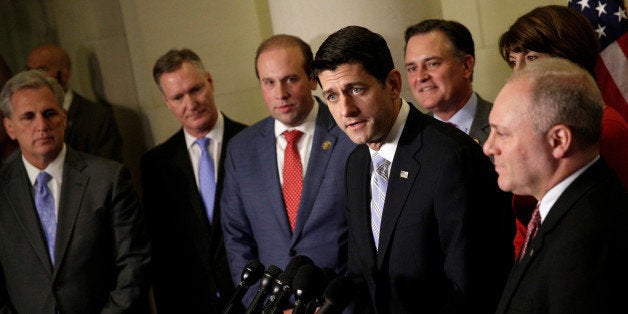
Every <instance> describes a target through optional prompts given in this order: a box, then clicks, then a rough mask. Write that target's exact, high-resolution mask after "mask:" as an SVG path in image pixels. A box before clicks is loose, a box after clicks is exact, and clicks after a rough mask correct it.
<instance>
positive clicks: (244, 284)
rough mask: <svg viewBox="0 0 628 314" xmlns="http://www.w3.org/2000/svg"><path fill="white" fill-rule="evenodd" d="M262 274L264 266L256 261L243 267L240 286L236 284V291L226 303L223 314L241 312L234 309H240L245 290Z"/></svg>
mask: <svg viewBox="0 0 628 314" xmlns="http://www.w3.org/2000/svg"><path fill="white" fill-rule="evenodd" d="M263 272H264V265H263V264H262V263H260V261H259V260H256V259H254V260H252V261H250V262H249V263H248V264H246V266H244V269H243V270H242V275H241V278H242V281H240V284H238V286H237V287H236V290H235V291H234V292H233V295H232V296H231V299H229V303H227V306H226V307H225V309H224V310H223V312H222V313H223V314H230V313H236V312H240V311H241V309H238V310H237V311H236V309H237V308H239V307H240V305H241V304H240V302H242V298H243V297H244V294H245V293H246V291H247V290H249V287H250V286H251V285H252V284H254V283H256V282H257V281H258V280H259V279H260V277H262V273H263Z"/></svg>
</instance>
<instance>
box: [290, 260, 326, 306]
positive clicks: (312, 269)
mask: <svg viewBox="0 0 628 314" xmlns="http://www.w3.org/2000/svg"><path fill="white" fill-rule="evenodd" d="M323 277H324V274H323V270H322V269H320V268H319V267H317V266H315V265H303V266H301V268H299V270H298V271H297V274H296V275H295V276H294V281H293V282H292V288H293V290H294V294H295V297H296V298H297V300H303V301H304V302H309V301H310V300H312V299H314V298H315V297H316V296H317V295H318V293H319V291H320V290H321V289H322V288H321V287H322V283H323V281H322V280H323Z"/></svg>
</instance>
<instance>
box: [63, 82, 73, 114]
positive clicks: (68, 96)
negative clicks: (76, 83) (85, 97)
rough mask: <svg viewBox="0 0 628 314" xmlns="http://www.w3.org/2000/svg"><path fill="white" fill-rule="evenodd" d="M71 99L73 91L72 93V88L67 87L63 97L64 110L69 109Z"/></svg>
mask: <svg viewBox="0 0 628 314" xmlns="http://www.w3.org/2000/svg"><path fill="white" fill-rule="evenodd" d="M72 100H74V93H72V90H71V89H69V88H68V91H67V92H65V96H64V97H63V109H65V111H68V110H70V105H71V104H72Z"/></svg>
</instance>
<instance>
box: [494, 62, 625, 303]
mask: <svg viewBox="0 0 628 314" xmlns="http://www.w3.org/2000/svg"><path fill="white" fill-rule="evenodd" d="M602 108H603V100H602V97H601V96H600V91H599V90H598V88H597V85H596V83H595V81H594V80H593V78H592V77H591V76H590V75H589V74H588V73H587V72H586V71H585V70H584V69H582V68H580V67H578V66H577V65H575V64H573V63H571V62H570V61H567V60H564V59H560V58H546V59H543V60H540V59H539V60H536V61H535V62H533V63H532V64H530V65H528V66H527V67H526V68H525V69H524V70H522V71H519V72H515V73H514V74H513V76H512V77H511V78H510V79H509V81H508V82H507V83H506V85H505V86H504V87H503V88H502V90H501V92H500V93H499V95H498V96H497V98H496V100H495V106H494V107H493V110H492V112H491V115H490V117H489V121H490V123H491V135H490V136H489V138H488V140H487V142H486V144H484V152H485V153H486V154H487V155H491V156H494V157H495V169H496V170H497V173H498V175H499V179H498V183H499V186H500V187H501V188H502V189H504V190H506V191H512V192H513V193H516V194H518V195H532V196H534V197H535V198H536V199H537V200H539V203H538V205H537V208H536V209H535V210H534V212H533V214H532V218H531V220H530V221H531V222H530V223H529V224H528V229H527V235H526V242H525V243H524V245H523V247H522V249H521V253H520V255H519V257H518V259H517V261H518V262H517V264H516V265H515V267H514V268H513V269H512V272H511V274H510V277H509V278H508V282H507V283H506V287H505V289H504V293H503V295H502V298H501V300H500V302H499V307H498V308H497V313H621V312H623V311H625V302H624V300H625V297H626V295H628V286H626V282H627V281H628V269H627V268H626V266H625V264H626V258H627V257H628V247H626V242H627V241H628V234H627V233H626V225H628V197H627V195H626V191H625V190H624V189H623V187H622V185H621V182H620V181H619V179H618V178H617V175H616V174H615V173H614V172H613V171H612V170H611V169H610V168H609V166H608V165H607V164H606V162H605V161H604V159H603V158H602V157H600V155H599V137H600V132H601V127H600V125H601V121H602V111H603V109H602Z"/></svg>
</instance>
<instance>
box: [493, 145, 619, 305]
mask: <svg viewBox="0 0 628 314" xmlns="http://www.w3.org/2000/svg"><path fill="white" fill-rule="evenodd" d="M626 226H628V196H627V195H626V191H625V190H624V189H623V187H622V185H621V182H620V181H619V179H617V175H616V174H615V173H614V172H613V171H612V170H611V169H610V168H609V167H608V165H607V164H606V162H605V161H604V160H603V159H601V158H600V160H598V161H596V162H595V163H594V164H593V165H591V167H589V168H588V169H587V170H585V172H583V173H582V174H581V175H580V176H579V177H578V178H576V180H575V181H573V182H572V183H571V184H570V185H569V187H567V189H566V190H565V191H564V192H563V194H562V195H560V197H559V198H558V200H556V203H554V205H553V206H552V208H551V210H550V211H549V213H548V214H547V216H546V217H545V219H544V220H543V223H542V224H541V227H540V228H539V229H538V232H537V235H536V237H535V238H534V240H533V241H532V242H531V244H530V245H529V246H528V249H527V253H526V256H525V257H524V258H523V260H521V262H520V263H519V264H517V265H516V266H515V267H514V268H513V269H512V272H511V274H510V277H509V278H508V282H507V283H506V286H505V288H504V293H503V295H502V298H501V300H500V302H499V307H498V308H497V313H624V312H625V311H626V301H625V299H626V296H627V295H628V285H626V283H627V282H628V268H627V267H626V260H627V259H628V246H627V245H626V243H628V233H627V232H626Z"/></svg>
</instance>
